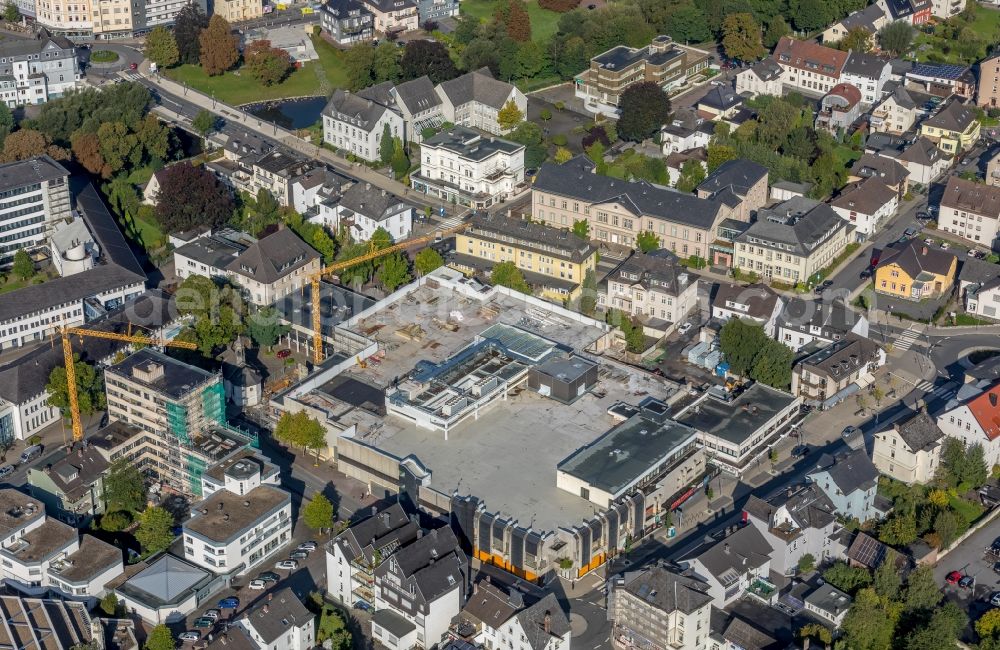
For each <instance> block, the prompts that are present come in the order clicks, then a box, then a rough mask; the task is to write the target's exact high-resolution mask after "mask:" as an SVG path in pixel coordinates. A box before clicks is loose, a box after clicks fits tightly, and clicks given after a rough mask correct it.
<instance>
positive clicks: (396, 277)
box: [375, 253, 413, 293]
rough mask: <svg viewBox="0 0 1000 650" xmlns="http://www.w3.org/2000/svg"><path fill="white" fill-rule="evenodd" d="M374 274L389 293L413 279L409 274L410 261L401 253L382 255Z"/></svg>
mask: <svg viewBox="0 0 1000 650" xmlns="http://www.w3.org/2000/svg"><path fill="white" fill-rule="evenodd" d="M375 276H376V277H377V278H378V281H379V282H381V283H382V287H383V288H384V289H385V290H386V291H388V292H389V293H392V292H393V291H395V290H396V289H397V288H398V287H400V286H402V285H404V284H406V283H407V282H409V281H410V280H412V279H413V276H412V275H410V263H409V261H408V260H407V259H406V257H405V256H404V255H403V254H402V253H393V254H391V255H386V256H385V257H383V258H382V263H381V264H380V265H379V269H378V272H377V273H376V274H375Z"/></svg>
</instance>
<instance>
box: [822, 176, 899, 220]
mask: <svg viewBox="0 0 1000 650" xmlns="http://www.w3.org/2000/svg"><path fill="white" fill-rule="evenodd" d="M897 196H898V195H897V194H896V191H895V190H893V189H892V188H890V187H888V186H887V185H886V184H885V183H883V182H882V181H881V180H880V179H878V178H866V179H865V180H863V181H861V182H860V183H851V184H850V185H848V186H846V187H844V189H843V190H841V191H840V194H839V195H838V196H837V198H835V199H833V200H832V201H830V205H831V206H833V207H835V208H843V209H844V210H851V211H853V212H860V213H861V214H875V213H876V212H878V211H879V210H880V209H881V208H882V207H883V206H885V205H887V204H889V203H891V202H892V201H893V199H895V198H897Z"/></svg>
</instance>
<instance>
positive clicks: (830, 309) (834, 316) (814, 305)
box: [778, 300, 861, 339]
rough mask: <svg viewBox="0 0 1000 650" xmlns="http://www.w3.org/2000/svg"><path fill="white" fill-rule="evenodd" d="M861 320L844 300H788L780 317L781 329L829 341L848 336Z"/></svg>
mask: <svg viewBox="0 0 1000 650" xmlns="http://www.w3.org/2000/svg"><path fill="white" fill-rule="evenodd" d="M860 319H861V316H860V315H859V314H858V313H857V312H855V311H854V310H853V309H850V308H848V306H847V305H845V304H844V301H843V300H835V301H831V302H825V301H823V300H788V301H786V302H785V306H784V308H783V309H782V310H781V314H780V315H779V317H778V321H779V322H780V323H781V327H784V328H786V329H794V330H797V331H801V332H810V333H813V334H818V335H819V336H821V337H823V338H827V339H832V338H835V337H836V336H846V335H847V333H848V332H850V331H851V330H852V329H854V326H855V325H857V323H858V321H859V320H860Z"/></svg>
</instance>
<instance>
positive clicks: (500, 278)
mask: <svg viewBox="0 0 1000 650" xmlns="http://www.w3.org/2000/svg"><path fill="white" fill-rule="evenodd" d="M490 282H492V283H493V284H495V285H499V286H501V287H507V288H509V289H513V290H515V291H520V292H521V293H527V294H529V295H530V294H531V287H530V286H528V283H527V282H526V281H525V279H524V274H522V273H521V269H519V268H517V266H515V265H514V263H513V262H500V263H499V264H497V265H496V266H494V267H493V272H492V273H490Z"/></svg>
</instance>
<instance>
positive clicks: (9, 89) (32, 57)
mask: <svg viewBox="0 0 1000 650" xmlns="http://www.w3.org/2000/svg"><path fill="white" fill-rule="evenodd" d="M82 77H83V75H82V74H81V72H80V63H79V60H78V59H77V53H76V46H74V45H73V43H71V42H70V41H69V40H68V39H66V38H64V37H62V36H48V35H45V36H44V37H43V38H33V39H27V40H24V39H10V40H6V41H4V42H3V43H2V44H0V78H2V79H4V80H5V81H10V82H11V83H7V84H4V85H3V87H2V88H0V97H2V99H3V101H4V103H6V104H7V106H9V107H10V108H14V107H16V106H23V105H25V104H44V103H45V102H47V101H49V100H50V99H56V98H58V97H62V96H63V95H64V94H66V92H67V91H69V90H72V89H74V88H76V87H77V86H79V85H80V84H81V83H82V81H81V80H82Z"/></svg>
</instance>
